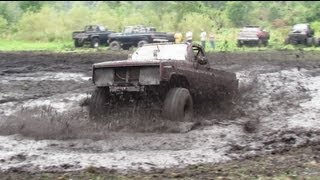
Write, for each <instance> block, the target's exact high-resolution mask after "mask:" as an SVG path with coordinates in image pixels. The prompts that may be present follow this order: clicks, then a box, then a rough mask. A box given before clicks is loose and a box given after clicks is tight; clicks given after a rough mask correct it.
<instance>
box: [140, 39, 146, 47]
mask: <svg viewBox="0 0 320 180" xmlns="http://www.w3.org/2000/svg"><path fill="white" fill-rule="evenodd" d="M145 44H148V42H147V41H145V40H142V41H139V42H138V47H142V46H144V45H145Z"/></svg>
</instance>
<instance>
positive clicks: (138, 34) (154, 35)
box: [108, 25, 175, 50]
mask: <svg viewBox="0 0 320 180" xmlns="http://www.w3.org/2000/svg"><path fill="white" fill-rule="evenodd" d="M174 41H175V39H174V34H169V33H164V32H157V31H156V28H154V27H146V26H141V25H139V26H126V27H125V28H124V30H123V32H122V33H113V34H111V35H109V40H108V42H109V44H110V49H112V50H119V49H121V48H122V49H124V50H128V49H130V47H141V46H143V45H144V44H148V43H156V42H174Z"/></svg>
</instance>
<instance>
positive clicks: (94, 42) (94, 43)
mask: <svg viewBox="0 0 320 180" xmlns="http://www.w3.org/2000/svg"><path fill="white" fill-rule="evenodd" d="M99 45H100V44H99V39H98V38H93V39H92V40H91V47H92V48H98V47H99Z"/></svg>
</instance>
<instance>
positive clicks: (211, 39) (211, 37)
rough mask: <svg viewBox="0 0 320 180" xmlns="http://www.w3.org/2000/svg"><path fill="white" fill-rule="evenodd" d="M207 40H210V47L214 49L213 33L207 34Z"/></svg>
mask: <svg viewBox="0 0 320 180" xmlns="http://www.w3.org/2000/svg"><path fill="white" fill-rule="evenodd" d="M209 41H210V45H211V48H212V49H214V48H215V47H214V45H215V44H214V34H213V33H210V35H209Z"/></svg>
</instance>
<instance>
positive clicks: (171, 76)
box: [90, 44, 238, 121]
mask: <svg viewBox="0 0 320 180" xmlns="http://www.w3.org/2000/svg"><path fill="white" fill-rule="evenodd" d="M92 80H93V83H94V84H95V85H96V90H95V91H94V93H93V94H92V97H91V102H90V117H91V119H101V117H104V118H106V117H107V116H108V115H106V114H105V113H106V112H107V111H109V110H111V109H112V108H114V107H113V105H114V104H116V105H119V104H124V105H129V104H131V107H132V109H137V107H136V106H137V104H138V102H141V103H142V104H144V105H143V106H144V107H145V108H146V109H148V108H151V109H154V108H155V109H157V110H159V112H160V114H161V116H162V117H164V118H166V119H169V120H177V121H188V120H192V118H193V107H194V105H197V104H199V103H203V102H209V101H212V102H213V101H214V100H218V99H223V98H221V97H226V98H227V99H228V98H232V97H233V96H234V95H235V93H236V92H237V90H238V80H237V78H236V75H235V74H234V73H231V72H227V71H223V70H219V69H213V68H211V67H210V64H209V61H208V60H207V57H206V55H205V53H204V50H203V48H202V47H201V46H200V45H198V44H160V45H145V46H143V47H141V48H138V49H137V50H136V51H135V52H134V53H133V54H132V56H131V58H128V60H123V61H112V62H111V61H109V62H102V63H97V64H93V74H92ZM133 99H134V100H133ZM119 102H122V103H119ZM117 108H119V106H118V107H117ZM109 112H110V111H109Z"/></svg>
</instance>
